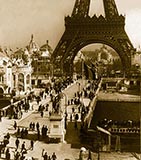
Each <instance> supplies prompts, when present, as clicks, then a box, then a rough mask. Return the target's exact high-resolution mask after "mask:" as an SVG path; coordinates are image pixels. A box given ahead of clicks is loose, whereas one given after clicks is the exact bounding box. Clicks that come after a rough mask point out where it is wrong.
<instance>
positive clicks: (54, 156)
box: [52, 152, 57, 160]
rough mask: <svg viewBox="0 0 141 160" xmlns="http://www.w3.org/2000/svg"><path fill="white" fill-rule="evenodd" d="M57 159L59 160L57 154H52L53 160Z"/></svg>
mask: <svg viewBox="0 0 141 160" xmlns="http://www.w3.org/2000/svg"><path fill="white" fill-rule="evenodd" d="M56 159H57V156H56V154H55V152H53V154H52V160H56Z"/></svg>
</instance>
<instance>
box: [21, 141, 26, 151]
mask: <svg viewBox="0 0 141 160" xmlns="http://www.w3.org/2000/svg"><path fill="white" fill-rule="evenodd" d="M23 151H26V148H25V141H24V142H23V144H22V147H21V152H23Z"/></svg>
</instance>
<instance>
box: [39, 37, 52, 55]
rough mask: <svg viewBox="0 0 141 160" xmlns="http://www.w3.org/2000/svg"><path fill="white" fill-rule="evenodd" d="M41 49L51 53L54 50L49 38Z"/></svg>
mask: <svg viewBox="0 0 141 160" xmlns="http://www.w3.org/2000/svg"><path fill="white" fill-rule="evenodd" d="M40 51H48V52H49V54H52V52H53V50H52V48H51V46H50V45H49V44H48V40H47V41H46V44H44V45H42V46H41V47H40Z"/></svg>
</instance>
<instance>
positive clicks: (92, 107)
mask: <svg viewBox="0 0 141 160" xmlns="http://www.w3.org/2000/svg"><path fill="white" fill-rule="evenodd" d="M102 82H103V79H101V81H100V83H99V85H98V88H97V90H96V92H95V97H94V98H93V100H92V101H91V102H90V106H89V112H88V114H87V115H86V117H85V119H84V123H87V125H88V128H89V127H90V123H91V120H92V118H93V113H94V110H95V106H96V103H97V99H98V93H99V91H100V89H101V85H102Z"/></svg>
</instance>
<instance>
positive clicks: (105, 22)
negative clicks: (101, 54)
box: [52, 0, 134, 70]
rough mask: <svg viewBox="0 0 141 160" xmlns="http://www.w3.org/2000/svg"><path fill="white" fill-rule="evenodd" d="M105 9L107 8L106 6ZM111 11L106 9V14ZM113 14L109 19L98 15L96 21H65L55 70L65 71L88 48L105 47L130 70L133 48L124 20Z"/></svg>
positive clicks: (81, 19)
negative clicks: (112, 50)
mask: <svg viewBox="0 0 141 160" xmlns="http://www.w3.org/2000/svg"><path fill="white" fill-rule="evenodd" d="M105 2H107V5H109V6H110V4H111V2H112V0H106V1H105ZM108 2H109V4H108ZM104 6H105V7H106V5H104ZM109 6H108V7H109ZM114 6H115V3H113V4H112V7H114ZM108 7H106V9H107V10H108ZM106 9H105V12H106ZM114 12H115V13H114V14H113V13H111V11H109V13H108V12H107V16H108V14H111V15H112V16H111V15H109V16H108V18H107V17H103V16H102V15H101V16H99V17H97V16H96V15H94V16H93V17H89V16H86V17H80V16H71V17H69V16H68V17H66V18H65V27H66V28H65V32H64V34H63V36H62V38H61V40H60V41H59V43H58V45H57V47H56V49H55V51H54V53H53V57H52V58H53V62H54V65H55V66H56V68H58V67H60V68H61V70H64V68H65V69H66V68H67V66H68V64H72V63H73V60H74V58H75V56H76V54H77V52H78V51H79V50H80V49H81V48H83V47H85V46H86V45H89V44H92V43H104V44H106V45H109V46H111V47H112V48H113V49H115V51H116V52H117V53H118V54H119V56H120V58H121V61H122V63H123V66H124V67H125V70H128V69H129V68H130V65H131V54H132V52H134V48H133V45H132V43H131V42H130V40H129V38H128V36H127V34H126V32H125V29H124V26H125V17H124V16H122V15H120V16H119V15H118V12H117V11H116V8H115V11H114ZM71 66H72V65H71ZM69 70H71V69H69Z"/></svg>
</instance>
